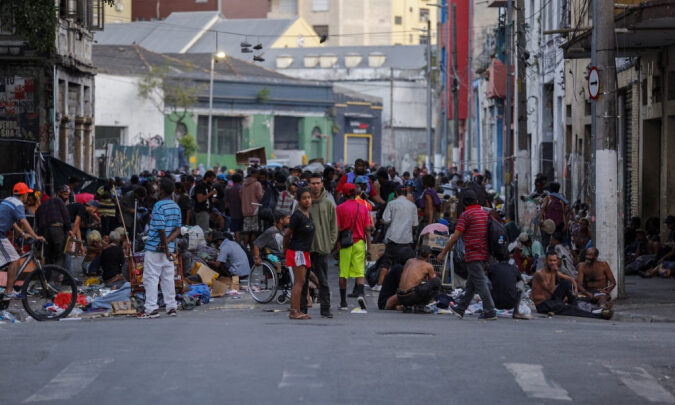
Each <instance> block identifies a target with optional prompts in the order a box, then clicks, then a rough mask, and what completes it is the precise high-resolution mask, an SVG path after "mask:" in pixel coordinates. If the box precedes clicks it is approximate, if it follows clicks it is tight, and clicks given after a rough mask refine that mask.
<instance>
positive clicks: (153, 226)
mask: <svg viewBox="0 0 675 405" xmlns="http://www.w3.org/2000/svg"><path fill="white" fill-rule="evenodd" d="M173 191H174V183H173V181H171V180H169V179H166V178H165V179H162V180H161V181H160V183H159V201H157V203H155V206H154V208H153V209H152V217H151V220H150V230H149V231H148V239H147V241H146V242H145V258H144V260H143V285H144V287H145V310H144V311H143V312H142V313H140V314H138V315H137V317H138V318H141V319H149V318H158V317H159V311H158V308H159V307H158V305H157V285H158V284H160V285H161V287H162V295H163V296H164V302H165V303H166V313H167V315H169V316H176V289H175V287H174V274H175V270H174V264H173V257H172V253H173V252H174V251H175V249H174V245H175V242H174V239H176V238H177V237H178V235H180V226H181V223H182V219H181V214H180V208H179V207H178V204H176V203H175V202H174V201H173V200H172V199H171V195H172V194H173Z"/></svg>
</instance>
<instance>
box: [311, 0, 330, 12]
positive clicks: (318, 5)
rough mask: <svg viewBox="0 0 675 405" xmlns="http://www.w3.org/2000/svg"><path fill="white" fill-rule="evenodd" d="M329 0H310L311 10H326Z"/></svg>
mask: <svg viewBox="0 0 675 405" xmlns="http://www.w3.org/2000/svg"><path fill="white" fill-rule="evenodd" d="M329 1H330V0H312V11H328V2H329Z"/></svg>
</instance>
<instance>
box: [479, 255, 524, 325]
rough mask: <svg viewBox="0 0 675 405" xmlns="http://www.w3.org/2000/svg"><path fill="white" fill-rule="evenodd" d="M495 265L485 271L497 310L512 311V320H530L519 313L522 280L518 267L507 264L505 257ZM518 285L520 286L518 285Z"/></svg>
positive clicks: (500, 258)
mask: <svg viewBox="0 0 675 405" xmlns="http://www.w3.org/2000/svg"><path fill="white" fill-rule="evenodd" d="M497 260H499V261H498V262H496V263H493V264H491V265H490V266H489V267H488V269H487V275H488V279H489V280H490V295H492V300H493V301H494V303H495V308H497V309H506V310H509V309H513V318H514V319H530V316H529V315H523V314H521V313H520V311H519V305H520V297H521V296H522V294H523V292H522V290H521V286H520V285H522V284H523V279H522V278H521V276H520V271H519V270H518V267H516V266H515V265H513V264H509V263H508V261H507V260H508V258H507V257H499V258H497ZM519 284H520V285H519Z"/></svg>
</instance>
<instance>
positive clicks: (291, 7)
mask: <svg viewBox="0 0 675 405" xmlns="http://www.w3.org/2000/svg"><path fill="white" fill-rule="evenodd" d="M271 5H272V2H270V6H271ZM279 13H282V14H290V15H298V0H280V1H279Z"/></svg>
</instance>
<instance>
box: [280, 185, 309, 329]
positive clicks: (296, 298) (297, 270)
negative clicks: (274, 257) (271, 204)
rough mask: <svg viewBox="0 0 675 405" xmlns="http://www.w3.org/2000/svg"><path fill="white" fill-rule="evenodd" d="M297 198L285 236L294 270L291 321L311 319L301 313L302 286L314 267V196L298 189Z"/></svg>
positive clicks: (303, 189) (285, 243)
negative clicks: (312, 215) (311, 260)
mask: <svg viewBox="0 0 675 405" xmlns="http://www.w3.org/2000/svg"><path fill="white" fill-rule="evenodd" d="M296 198H297V200H298V204H297V209H296V210H295V211H294V212H293V214H292V215H291V221H290V223H289V224H288V229H287V230H286V233H285V234H284V251H286V266H290V267H291V268H292V269H293V289H292V290H291V313H290V314H289V315H288V317H289V318H290V319H311V317H310V316H309V315H307V314H304V313H302V312H300V299H301V298H304V297H301V295H302V286H303V284H304V283H305V279H306V278H307V269H309V268H310V267H312V264H311V262H310V261H309V250H310V248H311V246H312V240H313V239H314V230H315V229H314V222H313V221H312V217H311V216H310V215H309V207H310V206H311V205H312V196H311V194H310V193H309V190H307V189H306V188H301V189H298V191H297V194H296Z"/></svg>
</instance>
